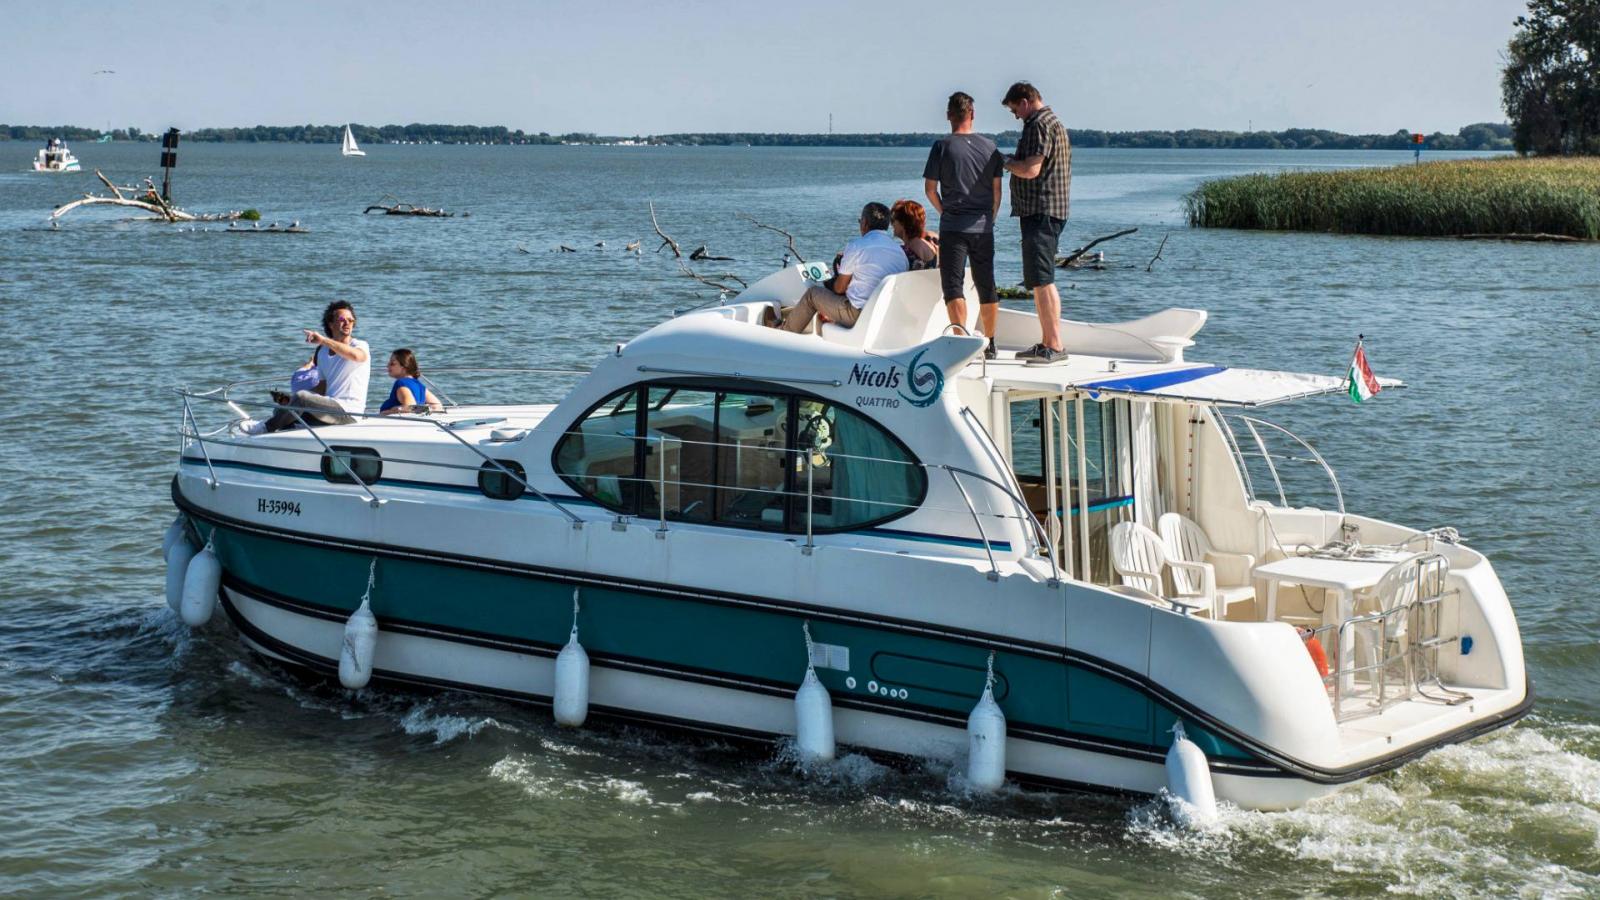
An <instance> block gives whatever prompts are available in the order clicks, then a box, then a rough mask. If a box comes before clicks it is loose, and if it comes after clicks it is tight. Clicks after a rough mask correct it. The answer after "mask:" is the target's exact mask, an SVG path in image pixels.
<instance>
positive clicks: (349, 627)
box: [339, 597, 378, 691]
mask: <svg viewBox="0 0 1600 900" xmlns="http://www.w3.org/2000/svg"><path fill="white" fill-rule="evenodd" d="M377 644H378V620H377V618H376V617H375V616H373V615H372V607H371V606H370V605H369V604H368V600H367V598H366V597H362V598H361V605H360V606H358V607H356V611H355V612H353V613H351V614H350V618H349V619H347V620H346V621H345V623H344V646H343V647H342V648H341V649H340V650H339V683H340V684H342V685H344V686H345V687H347V688H349V689H350V690H352V691H355V690H360V689H361V688H364V687H366V686H367V682H369V681H371V680H372V652H373V650H374V649H375V648H376V647H377Z"/></svg>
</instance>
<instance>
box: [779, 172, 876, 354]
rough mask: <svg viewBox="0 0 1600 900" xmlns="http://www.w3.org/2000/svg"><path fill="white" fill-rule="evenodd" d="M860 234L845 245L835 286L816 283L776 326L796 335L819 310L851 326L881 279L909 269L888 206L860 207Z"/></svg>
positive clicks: (835, 274) (829, 317)
mask: <svg viewBox="0 0 1600 900" xmlns="http://www.w3.org/2000/svg"><path fill="white" fill-rule="evenodd" d="M858 224H859V225H860V226H861V236H860V237H858V238H856V239H855V240H853V241H851V242H850V243H848V244H845V245H844V251H843V252H842V253H840V254H839V263H838V265H837V266H836V267H835V268H836V269H837V271H836V272H834V276H833V279H832V287H829V286H827V285H824V284H814V285H812V286H810V287H808V288H806V292H805V293H804V294H801V295H800V302H798V303H796V304H795V305H794V306H791V307H790V308H788V309H786V310H784V313H783V322H782V323H781V324H779V325H778V326H777V327H779V328H782V329H783V330H785V331H792V332H794V333H796V334H799V333H800V332H803V331H805V330H806V326H808V325H810V324H811V320H812V319H813V318H815V317H816V315H817V314H818V313H821V314H823V315H824V316H827V317H828V320H829V321H831V322H834V323H836V324H838V325H840V326H842V327H845V328H849V327H851V326H853V325H855V324H856V319H858V318H860V317H861V308H862V307H864V306H866V305H867V298H869V297H871V296H872V292H873V291H874V290H877V287H878V282H880V281H882V280H883V279H885V278H887V277H889V276H890V275H897V274H899V273H901V272H904V271H906V269H907V265H906V253H905V251H904V250H903V249H901V247H900V244H899V242H897V241H896V240H895V239H894V238H893V237H891V236H890V235H889V207H887V206H884V205H883V204H882V203H868V204H867V205H866V206H864V207H862V209H861V221H860V222H859V223H858Z"/></svg>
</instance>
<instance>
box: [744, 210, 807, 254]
mask: <svg viewBox="0 0 1600 900" xmlns="http://www.w3.org/2000/svg"><path fill="white" fill-rule="evenodd" d="M734 217H735V218H738V219H744V220H745V221H746V222H749V223H750V224H751V225H754V226H755V227H757V228H765V229H766V230H768V231H776V232H777V233H779V234H781V235H783V236H784V237H785V238H787V239H788V241H789V252H790V253H791V254H793V255H794V258H795V259H796V260H797V261H799V262H802V263H803V262H805V261H806V258H805V257H804V256H801V255H800V248H798V247H796V246H795V245H794V235H792V234H790V233H789V232H787V231H784V230H783V229H782V228H779V227H778V226H776V225H768V224H767V223H765V222H758V221H756V219H755V217H754V216H752V215H750V214H749V213H735V214H734Z"/></svg>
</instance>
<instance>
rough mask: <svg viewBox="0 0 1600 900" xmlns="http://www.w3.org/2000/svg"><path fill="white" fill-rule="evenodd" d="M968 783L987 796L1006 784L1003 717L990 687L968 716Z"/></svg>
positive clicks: (1004, 721) (1004, 719)
mask: <svg viewBox="0 0 1600 900" xmlns="http://www.w3.org/2000/svg"><path fill="white" fill-rule="evenodd" d="M967 783H968V784H969V785H971V786H972V789H973V790H974V791H979V792H982V793H986V794H987V793H989V792H991V791H994V790H997V789H998V788H999V787H1000V786H1001V785H1003V784H1005V783H1006V714H1005V713H1004V712H1002V711H1001V710H1000V704H998V703H996V702H994V691H993V690H992V689H991V688H990V686H989V685H984V687H983V696H982V697H979V698H978V705H977V706H974V707H973V708H972V712H971V714H969V715H968V716H967Z"/></svg>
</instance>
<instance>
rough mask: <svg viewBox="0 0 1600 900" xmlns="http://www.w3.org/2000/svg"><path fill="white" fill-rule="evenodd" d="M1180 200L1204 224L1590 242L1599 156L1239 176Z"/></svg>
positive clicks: (1599, 215)
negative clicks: (1550, 237)
mask: <svg viewBox="0 0 1600 900" xmlns="http://www.w3.org/2000/svg"><path fill="white" fill-rule="evenodd" d="M1184 207H1185V211H1186V212H1187V214H1188V217H1189V224H1190V225H1194V226H1198V227H1202V228H1254V229H1264V230H1269V231H1332V232H1340V233H1344V234H1398V235H1420V236H1432V237H1449V236H1458V235H1489V234H1503V235H1534V234H1541V235H1562V236H1566V237H1571V238H1578V239H1581V240H1590V241H1593V240H1600V157H1559V158H1558V157H1537V158H1516V157H1503V158H1496V159H1475V160H1460V161H1450V162H1428V163H1422V164H1420V165H1400V166H1392V167H1389V168H1383V169H1348V170H1343V171H1338V172H1285V173H1280V174H1276V175H1244V176H1240V177H1237V178H1224V179H1220V180H1217V181H1208V182H1205V183H1204V184H1202V185H1200V187H1198V188H1196V189H1195V190H1194V192H1193V193H1191V194H1189V195H1187V196H1186V197H1184Z"/></svg>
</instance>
